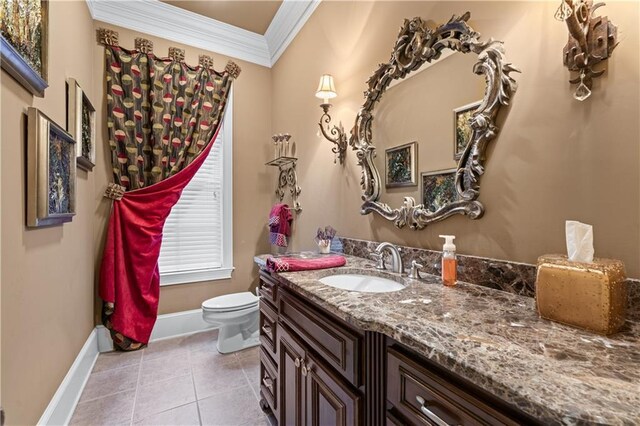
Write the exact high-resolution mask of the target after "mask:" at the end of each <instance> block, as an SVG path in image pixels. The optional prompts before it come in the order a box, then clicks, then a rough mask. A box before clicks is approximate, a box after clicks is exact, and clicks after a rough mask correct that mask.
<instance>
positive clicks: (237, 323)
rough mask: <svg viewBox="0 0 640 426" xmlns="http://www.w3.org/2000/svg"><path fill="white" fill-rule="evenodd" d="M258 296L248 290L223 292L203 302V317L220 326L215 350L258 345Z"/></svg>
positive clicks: (223, 350)
mask: <svg viewBox="0 0 640 426" xmlns="http://www.w3.org/2000/svg"><path fill="white" fill-rule="evenodd" d="M259 301H260V299H259V298H258V297H257V296H256V295H254V294H253V293H249V292H248V291H245V292H242V293H233V294H225V295H224V296H218V297H214V298H213V299H209V300H205V301H204V302H203V303H202V318H203V319H204V320H205V321H206V322H208V323H209V324H215V325H217V326H219V327H220V330H219V332H218V352H220V353H223V354H226V353H230V352H235V351H239V350H241V349H246V348H250V347H252V346H257V345H259V344H260V340H259V332H258V325H259V324H258V323H259V322H260V317H259V309H260V307H259V305H258V302H259Z"/></svg>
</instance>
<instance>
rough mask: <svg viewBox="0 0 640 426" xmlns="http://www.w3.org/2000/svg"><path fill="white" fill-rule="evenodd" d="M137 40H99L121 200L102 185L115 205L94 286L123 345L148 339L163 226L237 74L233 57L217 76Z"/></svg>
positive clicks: (205, 64) (207, 146) (213, 131)
mask: <svg viewBox="0 0 640 426" xmlns="http://www.w3.org/2000/svg"><path fill="white" fill-rule="evenodd" d="M137 42H138V41H137ZM143 44H144V43H143ZM144 45H145V46H147V48H146V50H145V51H137V50H136V51H131V50H125V49H122V48H120V47H118V46H113V45H107V46H105V65H106V68H105V76H106V86H107V96H106V97H107V127H108V134H109V145H110V147H111V150H112V167H113V173H114V180H115V183H116V184H117V185H116V186H115V187H116V188H117V189H118V190H119V192H120V194H119V195H122V196H121V198H118V197H113V194H114V191H113V190H108V191H107V195H108V196H110V198H115V201H114V202H113V208H112V212H111V217H110V218H109V226H108V230H107V238H106V242H105V247H104V253H103V257H102V265H101V268H100V290H99V292H100V297H101V298H102V299H103V301H104V305H103V312H102V314H103V315H102V316H103V318H102V319H103V323H104V325H105V326H106V327H107V328H108V329H109V330H110V331H111V336H112V338H113V341H114V344H115V346H116V348H118V349H121V350H136V349H139V348H141V347H143V346H144V345H145V344H146V343H147V342H148V341H149V336H150V335H151V331H152V329H153V325H154V324H155V320H156V316H157V310H158V296H159V293H160V273H159V268H158V257H159V255H160V246H161V243H162V230H163V228H164V223H165V221H166V219H167V217H168V215H169V213H170V212H171V208H172V207H173V206H174V205H175V203H176V202H177V201H178V199H179V198H180V195H181V194H182V190H183V189H184V187H185V186H186V185H187V184H188V183H189V181H191V179H192V178H193V176H194V175H195V173H196V172H197V171H198V169H199V168H200V166H201V165H202V163H203V162H204V161H205V159H206V157H207V155H208V154H209V152H210V151H211V147H212V146H213V142H214V141H215V139H216V136H217V133H218V130H219V128H220V125H221V123H222V118H223V116H224V111H225V107H226V100H227V97H228V95H229V92H230V90H231V84H232V81H233V79H234V78H236V77H237V76H238V74H239V72H240V69H239V67H238V66H237V65H235V64H234V63H233V62H229V64H227V67H226V68H225V71H224V72H222V73H219V72H216V71H214V70H213V69H211V59H210V58H207V57H204V56H201V64H200V66H198V67H190V66H188V65H186V64H184V63H183V62H182V59H181V57H182V55H177V56H175V55H174V57H172V58H157V57H156V56H154V55H153V54H152V53H151V52H150V51H149V48H148V43H146V44H144ZM174 53H175V52H174ZM203 59H204V60H203ZM111 189H113V187H112V188H111ZM115 192H118V191H115ZM122 192H124V194H122Z"/></svg>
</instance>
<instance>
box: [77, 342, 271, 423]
mask: <svg viewBox="0 0 640 426" xmlns="http://www.w3.org/2000/svg"><path fill="white" fill-rule="evenodd" d="M217 335H218V333H217V330H213V331H206V332H202V333H198V334H193V335H191V336H186V337H177V338H175V339H168V340H162V341H159V342H152V343H150V344H149V346H148V347H147V348H146V349H143V350H141V351H138V352H131V353H126V352H109V353H103V354H100V355H99V356H98V360H97V361H96V365H95V367H94V368H93V371H92V372H91V376H90V377H89V380H88V382H87V385H86V387H85V388H84V391H83V393H82V396H81V397H80V401H79V403H78V406H77V407H76V411H75V413H74V414H73V417H72V419H71V424H72V425H153V426H160V425H171V426H174V425H186V426H190V425H220V426H236V425H237V426H241V425H265V426H269V425H270V424H271V421H270V419H269V418H268V417H266V416H265V415H264V413H263V412H262V411H261V410H260V407H259V405H258V398H259V392H260V391H259V380H260V378H259V376H260V361H259V355H258V348H257V347H256V348H251V349H247V350H244V351H241V352H236V353H234V354H227V355H222V354H219V353H218V351H217V350H216V338H217Z"/></svg>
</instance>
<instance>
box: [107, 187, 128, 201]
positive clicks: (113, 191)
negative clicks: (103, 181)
mask: <svg viewBox="0 0 640 426" xmlns="http://www.w3.org/2000/svg"><path fill="white" fill-rule="evenodd" d="M125 189H126V188H125V187H124V186H120V185H118V184H116V183H109V184H108V185H107V189H106V190H105V191H104V196H105V197H106V198H110V199H112V200H116V201H118V200H121V199H122V197H123V196H124V191H125Z"/></svg>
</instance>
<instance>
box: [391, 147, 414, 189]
mask: <svg viewBox="0 0 640 426" xmlns="http://www.w3.org/2000/svg"><path fill="white" fill-rule="evenodd" d="M417 158H418V143H417V142H410V143H407V144H404V145H400V146H396V147H394V148H389V149H387V150H385V167H386V173H385V176H386V177H385V186H386V187H387V188H393V187H396V186H413V185H417V173H416V168H417V166H416V161H417Z"/></svg>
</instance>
